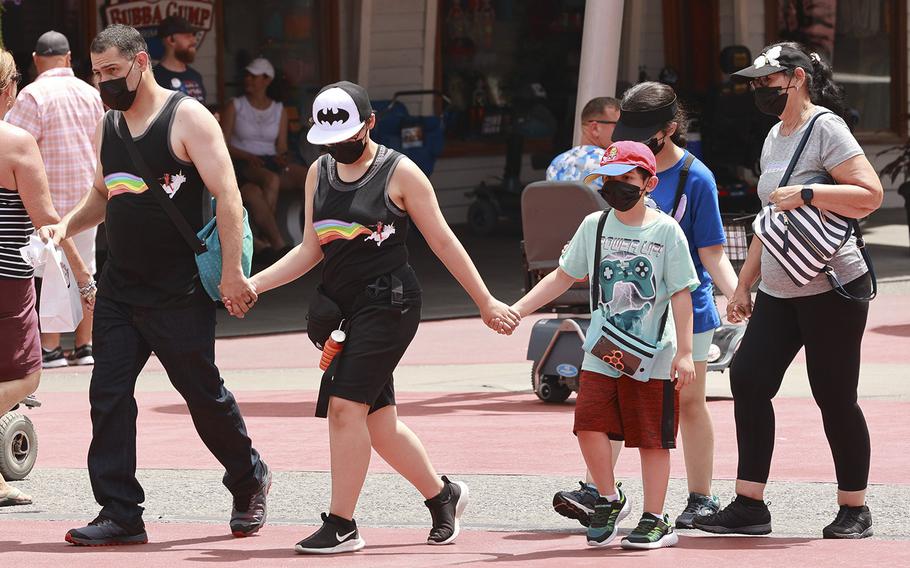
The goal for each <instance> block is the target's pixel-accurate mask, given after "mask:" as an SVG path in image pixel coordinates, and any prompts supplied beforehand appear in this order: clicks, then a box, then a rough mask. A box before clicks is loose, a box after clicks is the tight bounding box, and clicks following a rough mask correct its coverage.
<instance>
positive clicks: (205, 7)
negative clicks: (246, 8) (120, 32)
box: [101, 0, 215, 43]
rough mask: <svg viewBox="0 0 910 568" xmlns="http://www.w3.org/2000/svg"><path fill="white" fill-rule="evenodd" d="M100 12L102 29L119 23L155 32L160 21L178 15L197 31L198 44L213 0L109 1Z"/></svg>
mask: <svg viewBox="0 0 910 568" xmlns="http://www.w3.org/2000/svg"><path fill="white" fill-rule="evenodd" d="M101 12H102V14H103V15H104V24H105V25H106V26H109V25H111V24H123V25H126V26H132V27H134V28H136V29H138V30H140V31H147V30H152V29H155V30H157V28H158V24H159V23H160V22H161V20H163V19H164V18H166V17H168V16H175V15H176V16H181V17H183V18H186V20H187V21H188V22H189V23H190V24H191V25H192V26H193V27H195V28H198V29H199V30H200V33H199V35H198V40H199V43H202V39H203V38H204V37H205V32H207V31H209V30H211V29H212V26H213V25H214V21H215V3H214V0H109V1H108V2H107V3H106V4H105V6H104V7H103V8H102V11H101ZM143 35H148V34H147V33H143Z"/></svg>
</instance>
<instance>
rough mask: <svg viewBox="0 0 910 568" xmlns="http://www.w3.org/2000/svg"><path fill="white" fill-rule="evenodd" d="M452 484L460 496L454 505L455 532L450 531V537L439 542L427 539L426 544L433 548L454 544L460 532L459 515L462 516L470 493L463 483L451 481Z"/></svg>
mask: <svg viewBox="0 0 910 568" xmlns="http://www.w3.org/2000/svg"><path fill="white" fill-rule="evenodd" d="M452 483H454V484H455V485H457V486H458V487H459V488H460V489H461V495H459V496H458V502H457V503H455V530H454V531H452V536H450V537H449V538H447V539H445V540H443V541H441V542H436V541H433V540H429V539H427V544H431V545H433V546H442V545H444V544H452V543H453V542H455V539H456V538H458V533H460V532H461V515H462V514H464V509H465V507H467V506H468V494H469V493H470V491H469V490H468V484H467V483H465V482H464V481H453V482H452Z"/></svg>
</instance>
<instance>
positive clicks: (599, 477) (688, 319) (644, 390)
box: [513, 142, 699, 549]
mask: <svg viewBox="0 0 910 568" xmlns="http://www.w3.org/2000/svg"><path fill="white" fill-rule="evenodd" d="M656 169H657V166H656V162H655V159H654V154H653V153H652V152H651V151H650V150H649V149H648V147H647V146H645V145H644V144H640V143H638V142H617V143H615V144H613V145H612V146H610V148H609V149H608V150H607V152H606V153H605V154H604V158H603V160H602V161H601V167H600V168H598V169H597V170H595V171H593V172H591V173H590V174H589V176H588V177H589V178H590V177H594V176H597V177H602V178H603V182H604V183H603V189H602V190H601V194H602V195H603V197H604V199H606V201H607V203H609V204H610V206H611V207H612V209H611V210H610V212H609V213H607V214H606V219H604V220H601V216H602V213H593V214H591V215H589V216H588V217H586V218H585V220H584V221H582V223H581V226H579V228H578V231H577V232H576V233H575V236H574V237H573V238H572V240H571V241H570V243H569V245H568V246H567V247H566V249H565V251H564V252H563V254H562V257H561V258H560V262H559V268H558V269H557V270H554V271H553V272H551V273H550V274H549V275H547V276H546V277H545V278H544V279H543V280H541V281H540V282H539V283H538V284H537V286H535V287H534V289H533V290H531V291H530V292H528V293H527V294H526V295H525V296H524V297H523V298H522V299H521V300H519V301H518V302H517V303H516V304H515V305H514V306H513V309H514V310H515V311H517V312H519V313H520V314H521V315H522V316H525V315H528V314H531V313H533V312H534V311H536V310H537V309H538V308H540V307H541V306H543V305H544V304H546V303H548V302H549V301H551V300H553V299H554V298H556V297H557V296H559V295H560V294H562V293H563V292H565V291H566V290H568V289H569V287H570V286H572V284H573V283H574V282H576V281H578V280H583V279H584V278H586V277H588V276H589V275H590V276H591V277H592V279H593V278H597V279H598V281H597V282H598V284H599V288H600V291H599V293H598V298H597V299H596V301H597V305H593V301H592V305H591V325H590V327H589V328H588V335H589V337H588V338H587V340H586V342H585V345H586V347H588V346H589V345H591V344H592V343H593V342H594V341H596V340H597V339H598V337H599V336H600V335H602V331H601V330H602V328H603V327H604V325H606V323H609V324H611V325H612V326H613V327H614V328H618V329H620V330H622V331H623V332H625V333H627V334H629V335H632V336H634V338H636V339H637V340H639V341H641V342H645V343H650V344H653V345H656V346H657V349H656V354H655V356H654V364H653V367H652V369H651V372H650V377H645V378H644V379H643V380H637V379H635V378H632V377H631V376H629V375H627V374H623V373H622V372H620V370H625V371H627V372H629V371H630V370H629V369H625V368H624V366H623V364H622V362H620V361H619V360H618V359H617V358H615V357H604V358H603V359H599V358H598V357H596V356H594V355H593V354H592V353H591V350H590V348H588V349H586V352H585V356H584V361H583V363H582V374H581V378H580V383H579V385H580V386H579V391H578V398H577V400H576V405H575V426H574V432H575V434H576V436H577V437H578V444H579V447H580V448H581V452H582V454H583V455H584V458H585V463H586V464H587V465H588V469H589V470H590V472H591V476H592V478H593V480H594V482H595V483H596V484H597V487H599V488H610V489H613V491H612V494H610V493H608V492H609V489H602V490H601V493H600V497H599V498H598V499H597V501H596V503H595V506H594V514H593V515H592V517H591V520H590V525H589V527H588V531H587V539H588V544H589V545H591V546H607V545H608V544H610V542H611V541H612V540H613V539H614V538H615V537H616V533H617V528H618V523H619V521H620V520H621V519H622V518H623V517H625V516H626V515H628V513H629V509H630V506H629V503H628V501H627V500H626V497H625V495H624V494H623V492H622V490H621V489H620V488H619V486H617V484H616V481H615V478H614V475H613V466H612V453H613V451H612V449H611V445H610V440H624V441H625V445H626V447H637V448H639V452H640V454H641V463H642V481H643V485H644V497H645V498H644V513H643V514H642V517H641V520H640V521H639V523H638V526H637V527H636V528H635V529H634V530H633V531H632V533H631V534H630V535H629V536H628V537H626V538H624V539H623V540H622V546H623V548H643V549H651V548H661V547H666V546H673V545H674V544H676V542H677V540H678V537H677V535H676V533H675V532H674V529H673V527H672V526H671V524H670V522H669V519H668V517H667V516H666V515H665V514H664V512H663V508H664V500H665V497H666V492H667V484H668V482H669V477H670V452H669V450H670V449H671V448H674V447H676V431H677V429H678V424H679V389H681V388H682V387H684V386H685V385H687V384H689V383H691V382H692V380H693V379H694V377H695V367H694V364H693V362H692V317H693V316H692V299H691V295H690V293H691V292H692V291H693V290H695V289H696V288H697V287H698V285H699V281H698V278H697V276H696V273H695V267H694V265H693V264H692V259H691V257H690V255H689V245H688V243H687V241H686V238H685V235H684V234H683V231H682V229H681V228H680V227H679V224H678V223H676V221H674V220H673V219H672V218H671V217H669V216H668V215H665V214H663V213H661V212H659V211H655V210H653V209H650V208H648V207H646V206H645V196H646V194H647V193H649V192H650V191H652V190H653V189H654V188H655V187H656V186H657V182H658V179H657V176H656V175H655V174H656ZM586 181H587V180H586ZM601 226H602V231H601V234H597V232H598V228H599V227H601ZM598 239H600V247H599V250H600V253H601V254H600V258H598V259H596V263H597V265H596V266H595V259H594V256H595V250H597V249H598V247H597V241H598ZM671 306H672V309H670V308H671ZM592 334H594V335H593V336H592ZM617 369H619V370H617ZM639 379H640V378H639ZM674 382H675V388H674Z"/></svg>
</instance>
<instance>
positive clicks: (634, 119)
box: [619, 96, 678, 128]
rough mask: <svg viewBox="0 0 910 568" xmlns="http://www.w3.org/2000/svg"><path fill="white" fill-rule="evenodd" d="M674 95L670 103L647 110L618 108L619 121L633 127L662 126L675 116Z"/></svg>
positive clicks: (676, 108)
mask: <svg viewBox="0 0 910 568" xmlns="http://www.w3.org/2000/svg"><path fill="white" fill-rule="evenodd" d="M677 110H678V107H677V105H676V97H675V96H674V97H673V101H672V102H670V104H667V105H664V106H662V107H658V108H653V109H648V110H628V109H625V108H623V109H620V112H621V114H620V117H619V121H620V122H622V123H624V124H626V125H627V126H631V127H633V128H641V127H647V126H662V125H664V124H666V123H668V122H670V121H671V120H673V119H674V118H676V111H677Z"/></svg>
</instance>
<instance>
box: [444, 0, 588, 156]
mask: <svg viewBox="0 0 910 568" xmlns="http://www.w3.org/2000/svg"><path fill="white" fill-rule="evenodd" d="M584 4H585V3H584V0H529V1H522V2H518V1H515V0H443V1H442V2H441V3H440V22H439V37H440V41H439V57H438V59H439V60H438V62H437V63H438V65H437V68H438V69H441V74H440V75H441V76H439V78H438V84H439V87H440V89H441V90H442V91H443V92H444V93H445V94H446V95H448V96H449V97H450V99H451V101H452V104H451V106H450V107H449V112H448V116H447V123H446V128H447V153H449V148H452V147H455V148H460V149H461V150H462V151H467V152H470V151H471V149H472V148H473V149H474V151H477V152H483V151H488V150H489V149H491V148H492V147H497V146H501V147H503V148H504V145H503V144H502V143H503V142H504V141H505V140H506V139H507V138H508V137H509V136H510V135H514V134H517V135H520V136H522V137H524V138H526V139H528V140H529V141H538V142H539V141H546V144H547V145H553V144H558V145H561V146H570V145H571V136H572V130H573V121H574V107H575V96H576V92H577V88H578V69H579V61H580V57H581V32H582V26H583V22H584Z"/></svg>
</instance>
